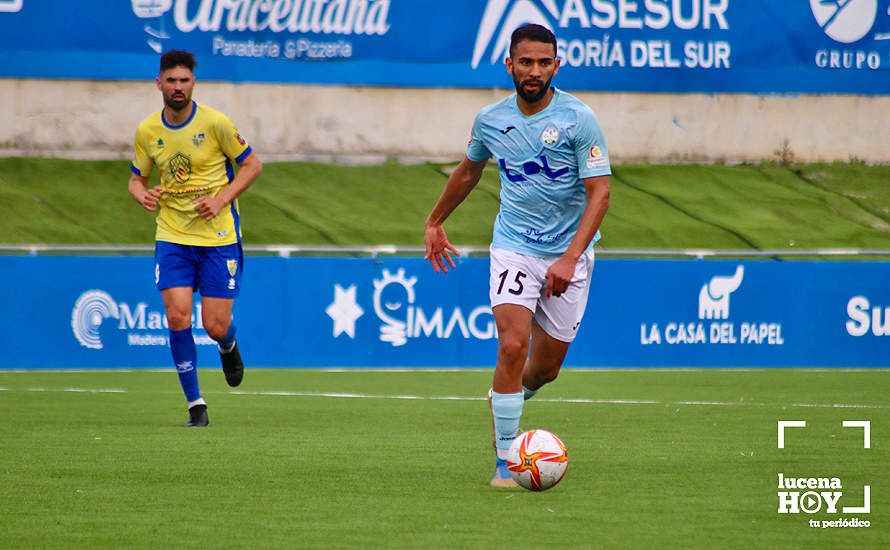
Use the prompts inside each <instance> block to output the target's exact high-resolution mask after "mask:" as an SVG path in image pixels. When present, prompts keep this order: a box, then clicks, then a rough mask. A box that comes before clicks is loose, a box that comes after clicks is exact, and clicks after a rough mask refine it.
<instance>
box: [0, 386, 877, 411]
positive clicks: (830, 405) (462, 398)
mask: <svg viewBox="0 0 890 550" xmlns="http://www.w3.org/2000/svg"><path fill="white" fill-rule="evenodd" d="M0 391H15V390H10V389H9V388H0ZM24 391H29V392H68V393H99V394H101V393H131V392H130V391H129V390H125V389H121V388H39V387H37V388H27V389H26V390H24ZM134 393H174V392H173V390H171V391H169V392H142V391H138V392H134ZM205 393H207V394H212V395H257V396H263V395H266V396H279V397H332V398H340V399H393V400H403V401H485V399H486V398H485V397H482V396H479V397H466V396H459V395H439V396H437V395H431V396H423V395H382V394H369V393H347V392H301V391H243V390H238V391H209V392H205ZM535 402H538V403H580V404H588V405H671V406H676V405H686V406H706V407H802V408H816V409H890V406H888V405H860V404H854V403H788V404H783V403H758V402H753V401H738V402H736V401H658V400H654V399H587V398H571V397H549V398H548V397H536V398H535Z"/></svg>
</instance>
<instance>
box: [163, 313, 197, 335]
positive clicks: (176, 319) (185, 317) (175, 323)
mask: <svg viewBox="0 0 890 550" xmlns="http://www.w3.org/2000/svg"><path fill="white" fill-rule="evenodd" d="M167 324H168V325H170V329H171V330H185V329H187V328H190V327H191V326H192V312H191V311H189V310H176V309H168V310H167Z"/></svg>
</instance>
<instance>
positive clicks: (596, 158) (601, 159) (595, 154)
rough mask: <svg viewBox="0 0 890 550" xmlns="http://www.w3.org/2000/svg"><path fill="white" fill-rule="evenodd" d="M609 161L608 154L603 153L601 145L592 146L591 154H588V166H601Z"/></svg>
mask: <svg viewBox="0 0 890 550" xmlns="http://www.w3.org/2000/svg"><path fill="white" fill-rule="evenodd" d="M608 163H609V161H608V160H606V156H605V155H604V154H603V151H602V149H600V148H599V145H594V146H593V147H591V148H590V154H588V155H587V167H588V168H601V167H603V166H606V165H607V164H608Z"/></svg>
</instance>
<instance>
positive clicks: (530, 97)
mask: <svg viewBox="0 0 890 550" xmlns="http://www.w3.org/2000/svg"><path fill="white" fill-rule="evenodd" d="M552 80H553V77H552V76H551V77H550V78H548V79H547V82H541V81H540V80H523V81H520V80H519V79H517V78H515V77H514V78H513V85H514V86H516V93H517V94H519V97H521V98H522V99H524V100H525V101H527V102H529V103H537V102H539V101H541V100H542V99H544V96H545V95H547V91H548V90H550V82H551V81H552ZM532 83H534V84H538V85H539V86H538V89H537V90H536V91H534V92H527V91H526V90H525V85H526V84H532Z"/></svg>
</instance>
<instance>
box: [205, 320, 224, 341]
mask: <svg viewBox="0 0 890 550" xmlns="http://www.w3.org/2000/svg"><path fill="white" fill-rule="evenodd" d="M204 330H206V331H207V336H210V337H211V338H213V339H214V340H216V341H220V340H222V339H223V338H225V337H226V331H228V330H229V323H228V322H227V321H223V320H221V319H205V320H204Z"/></svg>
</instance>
